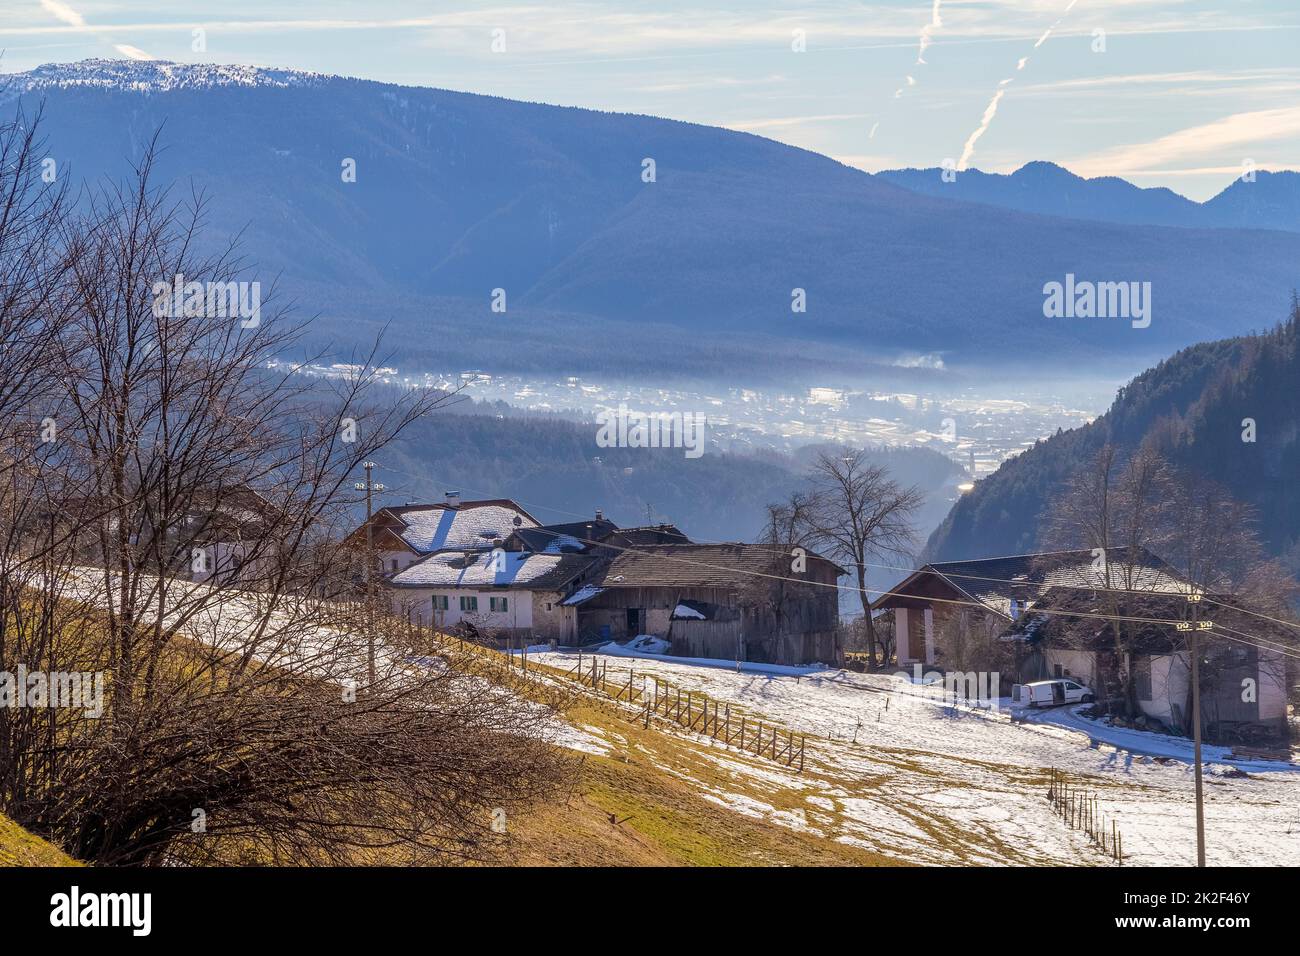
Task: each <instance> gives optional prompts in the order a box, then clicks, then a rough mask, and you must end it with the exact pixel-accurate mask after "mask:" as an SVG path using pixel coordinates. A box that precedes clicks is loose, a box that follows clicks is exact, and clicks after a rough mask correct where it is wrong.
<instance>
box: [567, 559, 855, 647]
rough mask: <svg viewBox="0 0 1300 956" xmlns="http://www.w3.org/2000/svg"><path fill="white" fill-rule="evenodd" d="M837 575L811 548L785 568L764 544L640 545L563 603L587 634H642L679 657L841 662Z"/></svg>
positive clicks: (835, 568) (591, 636) (589, 637)
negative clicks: (798, 568) (799, 565)
mask: <svg viewBox="0 0 1300 956" xmlns="http://www.w3.org/2000/svg"><path fill="white" fill-rule="evenodd" d="M843 573H844V571H843V569H841V568H840V567H838V566H837V565H835V564H834V563H833V562H831V561H828V560H826V559H825V558H822V557H820V556H818V555H815V554H808V556H807V567H806V570H805V571H803V572H802V573H795V572H792V571H791V561H790V559H789V558H788V557H786V556H785V555H783V554H780V553H774V552H773V550H772V548H771V547H769V546H767V545H758V544H669V545H647V546H643V547H639V548H637V549H636V550H628V551H622V552H620V553H619V554H618V556H617V557H615V558H614V559H613V561H611V562H610V564H609V566H608V567H607V568H605V570H604V572H603V574H602V575H601V576H600V577H599V578H598V579H595V580H592V581H591V582H590V583H589V584H587V585H586V586H584V587H582V588H581V589H579V590H578V591H577V592H575V593H574V594H573V595H572V596H570V597H569V598H568V600H567V601H566V602H565V603H566V604H568V605H569V606H573V607H576V608H577V609H578V632H579V635H580V636H581V637H582V638H584V639H586V640H610V639H612V640H617V641H622V640H626V639H630V638H633V637H637V636H638V635H643V634H649V635H653V636H655V637H660V638H664V639H666V640H668V641H669V642H670V643H671V646H672V653H673V654H675V655H679V656H683V657H715V658H722V659H725V660H744V661H759V662H764V663H774V664H809V663H814V662H822V663H826V664H839V663H840V661H841V659H842V656H843V648H842V647H841V644H840V634H839V604H838V592H837V590H836V588H835V585H836V583H837V581H838V578H839V576H840V575H842V574H843ZM789 578H794V579H797V580H787V579H789Z"/></svg>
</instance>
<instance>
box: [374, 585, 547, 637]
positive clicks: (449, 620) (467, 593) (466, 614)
mask: <svg viewBox="0 0 1300 956" xmlns="http://www.w3.org/2000/svg"><path fill="white" fill-rule="evenodd" d="M434 595H441V596H445V597H446V598H447V610H445V611H443V610H441V609H439V610H438V611H436V612H435V611H434V610H433V603H432V601H433V596H434ZM392 596H393V612H394V613H395V614H402V615H405V613H406V611H407V609H410V610H411V612H412V614H413V615H414V617H415V618H416V619H417V620H422V621H424V623H426V624H428V623H429V622H431V621H432V622H433V623H435V624H437V625H438V626H439V627H451V626H452V625H454V624H458V623H460V622H461V621H462V620H466V619H468V620H469V622H470V623H471V624H473V625H474V626H475V627H478V628H491V629H496V628H500V629H503V630H514V629H523V628H531V627H532V626H533V593H532V592H531V591H518V590H510V591H506V590H500V589H495V590H494V589H489V590H483V591H477V590H473V589H471V588H397V589H394V590H393V592H392ZM462 597H476V598H478V610H477V611H462V610H461V609H460V599H461V598H462ZM490 598H498V599H500V598H505V599H506V600H507V602H508V608H507V610H505V611H495V612H494V611H491V610H489V608H491V606H492V604H491V601H490V600H489V599H490Z"/></svg>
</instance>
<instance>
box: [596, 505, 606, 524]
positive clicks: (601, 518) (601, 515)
mask: <svg viewBox="0 0 1300 956" xmlns="http://www.w3.org/2000/svg"><path fill="white" fill-rule="evenodd" d="M596 520H597V521H604V520H605V512H603V511H601V510H600V509H599V508H597V509H596Z"/></svg>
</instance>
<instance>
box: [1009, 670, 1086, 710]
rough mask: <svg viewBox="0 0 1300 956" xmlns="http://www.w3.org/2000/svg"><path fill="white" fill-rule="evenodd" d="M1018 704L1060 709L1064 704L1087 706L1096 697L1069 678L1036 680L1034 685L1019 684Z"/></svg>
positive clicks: (1017, 687)
mask: <svg viewBox="0 0 1300 956" xmlns="http://www.w3.org/2000/svg"><path fill="white" fill-rule="evenodd" d="M1016 691H1017V692H1018V693H1017V694H1016V695H1015V700H1016V703H1018V704H1027V705H1028V706H1030V707H1059V706H1060V705H1062V704H1087V703H1091V702H1092V701H1094V700H1096V699H1097V698H1096V696H1095V695H1094V694H1093V692H1092V691H1091V690H1089V689H1088V688H1087V687H1084V686H1083V685H1082V684H1080V683H1078V682H1077V681H1073V680H1071V679H1070V678H1068V677H1062V678H1057V679H1056V680H1036V681H1034V682H1033V683H1032V684H1017V685H1016Z"/></svg>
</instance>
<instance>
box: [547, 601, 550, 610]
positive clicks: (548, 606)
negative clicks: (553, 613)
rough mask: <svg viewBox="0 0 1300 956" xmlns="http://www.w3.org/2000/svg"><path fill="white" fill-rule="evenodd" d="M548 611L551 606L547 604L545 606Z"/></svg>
mask: <svg viewBox="0 0 1300 956" xmlns="http://www.w3.org/2000/svg"><path fill="white" fill-rule="evenodd" d="M550 609H551V605H550V603H549V602H548V603H547V605H546V610H548V611H549V610H550Z"/></svg>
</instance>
